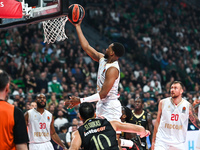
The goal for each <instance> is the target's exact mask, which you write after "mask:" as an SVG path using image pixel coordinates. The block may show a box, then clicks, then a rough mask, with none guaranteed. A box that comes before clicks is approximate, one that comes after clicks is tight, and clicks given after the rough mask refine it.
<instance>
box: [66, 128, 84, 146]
mask: <svg viewBox="0 0 200 150" xmlns="http://www.w3.org/2000/svg"><path fill="white" fill-rule="evenodd" d="M81 143H82V140H81V137H80V134H79V132H78V131H75V132H73V133H72V142H71V146H70V148H69V150H79V148H80V147H81Z"/></svg>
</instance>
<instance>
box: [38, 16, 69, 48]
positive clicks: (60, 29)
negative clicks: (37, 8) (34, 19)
mask: <svg viewBox="0 0 200 150" xmlns="http://www.w3.org/2000/svg"><path fill="white" fill-rule="evenodd" d="M67 20H68V17H67V16H63V17H59V18H55V19H50V20H46V21H43V22H42V23H43V29H44V43H46V42H47V43H48V44H49V43H54V42H55V41H64V40H65V39H66V38H68V37H67V36H66V34H65V23H66V21H67Z"/></svg>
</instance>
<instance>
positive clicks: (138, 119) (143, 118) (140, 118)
mask: <svg viewBox="0 0 200 150" xmlns="http://www.w3.org/2000/svg"><path fill="white" fill-rule="evenodd" d="M132 114H133V116H132V118H131V119H130V123H133V124H137V125H141V126H143V127H144V128H145V129H146V128H147V125H148V121H147V112H146V111H144V110H143V111H142V113H141V114H140V115H136V114H135V113H134V110H132ZM141 142H142V144H144V145H145V147H147V143H146V137H143V138H141Z"/></svg>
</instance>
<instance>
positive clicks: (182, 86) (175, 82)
mask: <svg viewBox="0 0 200 150" xmlns="http://www.w3.org/2000/svg"><path fill="white" fill-rule="evenodd" d="M172 84H180V85H181V88H182V89H183V88H184V85H183V83H182V82H181V81H173V82H172ZM172 84H171V85H170V87H171V86H172Z"/></svg>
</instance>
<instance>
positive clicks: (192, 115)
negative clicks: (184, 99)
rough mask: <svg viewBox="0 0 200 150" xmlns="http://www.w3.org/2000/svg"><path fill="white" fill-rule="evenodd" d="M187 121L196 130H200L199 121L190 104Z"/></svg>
mask: <svg viewBox="0 0 200 150" xmlns="http://www.w3.org/2000/svg"><path fill="white" fill-rule="evenodd" d="M189 119H190V121H191V122H192V123H193V124H194V125H195V126H196V127H197V128H199V129H200V120H199V119H198V117H197V115H196V114H195V110H194V108H193V106H192V105H191V104H190V109H189Z"/></svg>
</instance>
